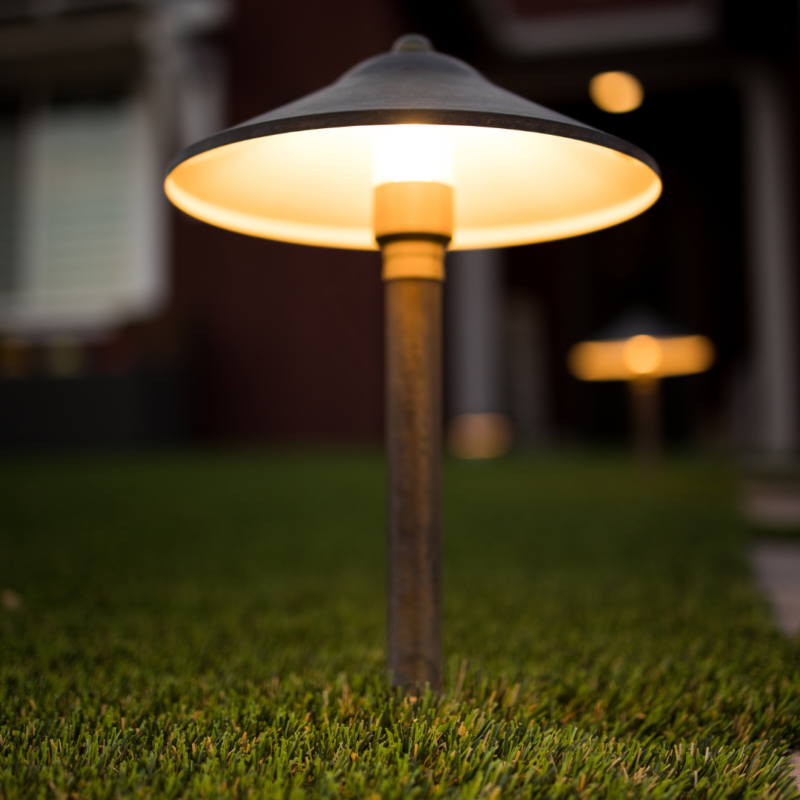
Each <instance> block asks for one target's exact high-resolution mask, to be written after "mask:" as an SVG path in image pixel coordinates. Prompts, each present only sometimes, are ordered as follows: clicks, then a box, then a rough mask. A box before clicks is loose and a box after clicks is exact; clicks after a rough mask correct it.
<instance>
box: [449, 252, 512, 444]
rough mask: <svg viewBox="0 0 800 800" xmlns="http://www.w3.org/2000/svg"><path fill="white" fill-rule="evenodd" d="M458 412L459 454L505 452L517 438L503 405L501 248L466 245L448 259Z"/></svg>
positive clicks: (454, 438)
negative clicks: (503, 412) (472, 247)
mask: <svg viewBox="0 0 800 800" xmlns="http://www.w3.org/2000/svg"><path fill="white" fill-rule="evenodd" d="M447 264H448V277H449V280H448V284H449V287H448V289H449V291H448V297H449V303H448V311H449V316H450V319H449V325H448V332H449V355H450V376H451V381H450V385H451V387H452V397H451V400H450V408H451V412H452V415H451V416H452V418H451V420H450V424H449V426H448V436H447V439H448V444H449V447H450V451H451V452H452V453H453V454H454V455H456V456H458V457H459V458H468V459H482V458H496V457H497V456H501V455H503V453H505V452H506V451H507V450H508V449H509V448H510V447H511V444H512V430H511V423H510V421H509V420H508V418H507V417H506V416H505V415H503V414H502V413H500V412H501V409H502V406H503V397H502V385H503V363H502V357H503V342H502V338H503V275H502V267H503V265H502V261H501V253H500V251H499V250H466V251H464V252H461V253H453V254H451V256H450V258H449V259H448V261H447Z"/></svg>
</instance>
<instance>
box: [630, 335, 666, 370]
mask: <svg viewBox="0 0 800 800" xmlns="http://www.w3.org/2000/svg"><path fill="white" fill-rule="evenodd" d="M662 357H663V356H662V352H661V345H660V344H659V342H658V339H655V338H653V337H652V336H633V337H632V338H630V339H628V341H627V342H625V347H624V348H623V350H622V361H623V362H624V364H625V366H626V367H627V368H628V369H629V370H630V371H631V372H635V373H636V374H637V375H650V374H652V373H653V372H655V371H656V370H657V369H658V367H659V365H660V364H661V359H662Z"/></svg>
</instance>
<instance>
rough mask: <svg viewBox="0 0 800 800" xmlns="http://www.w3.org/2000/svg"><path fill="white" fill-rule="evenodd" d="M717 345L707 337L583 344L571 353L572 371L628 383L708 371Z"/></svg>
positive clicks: (578, 375)
mask: <svg viewBox="0 0 800 800" xmlns="http://www.w3.org/2000/svg"><path fill="white" fill-rule="evenodd" d="M713 362H714V345H713V344H711V342H710V341H709V340H708V339H707V338H706V337H705V336H667V337H655V336H632V337H631V338H630V339H616V340H609V341H597V342H581V343H580V344H576V345H575V346H574V347H573V348H572V349H571V350H570V352H569V357H568V364H569V369H570V372H572V374H573V375H574V376H575V377H576V378H580V379H581V380H584V381H626V380H627V381H629V380H633V379H635V378H668V377H671V376H675V375H691V374H693V373H697V372H705V370H707V369H708V368H709V367H710V366H711V364H712V363H713Z"/></svg>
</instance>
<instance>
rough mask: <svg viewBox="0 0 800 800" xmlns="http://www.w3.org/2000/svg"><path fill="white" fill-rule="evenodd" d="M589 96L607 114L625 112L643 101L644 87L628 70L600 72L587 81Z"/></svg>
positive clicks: (637, 106) (633, 109) (633, 108)
mask: <svg viewBox="0 0 800 800" xmlns="http://www.w3.org/2000/svg"><path fill="white" fill-rule="evenodd" d="M589 96H590V97H591V98H592V102H593V103H594V104H595V105H596V106H597V107H598V108H599V109H601V110H603V111H607V112H608V113H609V114H627V113H628V112H629V111H635V110H636V109H637V108H639V106H640V105H641V104H642V103H643V102H644V88H643V87H642V84H641V82H640V81H639V79H638V78H637V77H636V76H635V75H631V74H630V72H601V73H600V74H599V75H595V76H594V78H592V79H591V81H589Z"/></svg>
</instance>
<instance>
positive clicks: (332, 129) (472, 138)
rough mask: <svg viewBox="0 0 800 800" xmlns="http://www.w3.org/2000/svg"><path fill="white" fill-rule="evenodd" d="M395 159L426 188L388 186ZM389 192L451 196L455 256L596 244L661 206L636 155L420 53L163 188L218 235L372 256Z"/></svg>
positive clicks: (288, 115) (375, 66)
mask: <svg viewBox="0 0 800 800" xmlns="http://www.w3.org/2000/svg"><path fill="white" fill-rule="evenodd" d="M416 41H417V42H418V41H419V40H416ZM397 126H402V127H401V128H398V127H397ZM404 151H407V152H404ZM381 153H383V154H384V155H383V156H381ZM395 157H396V158H397V159H399V162H400V166H399V167H398V165H397V164H395V163H393V159H394V158H395ZM381 158H383V159H384V161H387V160H388V161H387V163H384V164H383V165H382V164H381V163H380V161H381ZM403 159H405V160H406V161H409V160H412V161H413V160H414V159H417V160H420V159H421V161H422V162H425V161H426V159H427V161H428V162H432V161H433V162H437V163H433V164H429V166H431V168H432V170H433V172H431V174H430V175H417V174H401V175H400V176H399V177H396V176H394V177H393V175H392V169H400V171H401V172H402V162H403ZM437 169H438V170H439V174H436V171H437ZM382 170H383V172H385V173H386V175H384V176H382V175H381V174H380V173H381V171H382ZM412 173H413V167H412ZM384 180H388V181H391V180H431V181H434V182H443V183H448V184H450V185H452V186H453V188H454V195H453V196H454V232H453V238H452V242H451V248H452V249H456V250H458V249H470V248H483V247H501V246H507V245H516V244H523V243H527V242H538V241H546V240H550V239H559V238H563V237H568V236H575V235H577V234H581V233H587V232H589V231H593V230H598V229H600V228H605V227H608V226H610V225H614V224H616V223H618V222H622V221H624V220H626V219H629V218H630V217H633V216H635V215H636V214H639V213H640V212H642V211H644V210H645V209H646V208H648V207H649V206H650V205H652V203H654V202H655V201H656V199H657V198H658V196H659V194H660V192H661V180H660V178H659V173H658V167H657V165H656V163H655V162H654V161H653V159H652V158H650V156H648V155H647V154H646V153H644V152H643V151H642V150H640V149H639V148H637V147H634V146H633V145H631V144H629V143H627V142H625V141H623V140H621V139H618V138H617V137H615V136H611V135H609V134H606V133H603V132H601V131H598V130H596V129H594V128H591V127H589V126H587V125H583V124H582V123H580V122H576V121H575V120H572V119H569V118H568V117H565V116H563V115H561V114H557V113H555V112H553V111H550V110H548V109H546V108H544V107H542V106H540V105H537V104H536V103H532V102H530V101H528V100H525V99H524V98H521V97H518V96H517V95H514V94H512V93H510V92H507V91H505V90H503V89H501V88H499V87H497V86H495V85H493V84H492V83H490V82H489V81H487V80H486V79H485V78H484V77H483V76H482V75H480V73H478V72H477V71H475V70H474V69H472V68H471V67H470V66H468V65H467V64H465V63H463V62H462V61H459V60H458V59H455V58H452V57H450V56H446V55H443V54H441V53H436V52H432V51H431V50H429V49H419V48H418V46H417V45H415V44H414V42H412V43H411V49H409V47H408V42H406V45H403V44H401V45H400V47H399V48H396V49H395V51H394V52H391V53H387V54H384V55H380V56H377V57H376V58H372V59H369V60H368V61H365V62H363V63H362V64H359V65H358V66H356V67H355V68H354V69H352V70H351V71H350V72H348V73H346V74H345V75H344V76H343V77H342V78H340V79H339V80H338V81H337V82H336V83H334V84H333V85H331V86H328V87H327V88H325V89H322V90H320V91H318V92H315V93H314V94H311V95H308V96H307V97H304V98H302V99H300V100H298V101H296V102H294V103H290V104H289V105H286V106H283V107H282V108H279V109H276V110H274V111H270V112H268V113H266V114H263V115H261V116H259V117H256V118H255V119H252V120H250V121H248V122H245V123H243V124H241V125H238V126H236V127H234V128H230V129H228V130H225V131H222V132H221V133H218V134H215V135H214V136H211V137H209V138H207V139H204V140H203V141H201V142H198V143H197V144H194V145H192V146H190V147H188V148H187V149H186V150H184V151H183V152H182V153H181V154H180V155H179V156H178V157H177V158H175V159H174V161H173V162H172V164H171V165H170V170H169V175H168V177H167V180H166V185H165V188H166V192H167V194H168V196H169V198H170V199H171V200H172V202H173V203H174V204H175V205H177V206H178V207H179V208H181V209H182V210H184V211H186V212H187V213H188V214H191V215H192V216H195V217H198V218H200V219H202V220H205V221H206V222H209V223H212V224H214V225H218V226H220V227H223V228H228V229H230V230H234V231H239V232H241V233H246V234H251V235H254V236H260V237H265V238H272V239H280V240H284V241H291V242H298V243H303V244H312V245H323V246H330V247H346V248H356V249H377V244H376V242H375V236H374V232H373V218H372V215H373V195H374V187H375V185H376V184H378V183H380V182H382V181H384Z"/></svg>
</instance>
